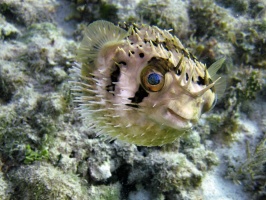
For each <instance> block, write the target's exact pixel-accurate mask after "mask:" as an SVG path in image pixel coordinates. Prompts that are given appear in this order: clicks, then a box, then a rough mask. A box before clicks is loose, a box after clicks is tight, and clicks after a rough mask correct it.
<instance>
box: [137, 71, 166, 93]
mask: <svg viewBox="0 0 266 200" xmlns="http://www.w3.org/2000/svg"><path fill="white" fill-rule="evenodd" d="M141 84H142V86H143V87H144V88H145V89H146V90H147V91H150V92H158V91H160V90H161V89H162V87H163V85H164V76H163V75H162V74H161V73H160V72H157V71H155V70H154V69H152V68H148V69H147V68H146V69H144V70H143V71H142V73H141Z"/></svg>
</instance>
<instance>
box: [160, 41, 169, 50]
mask: <svg viewBox="0 0 266 200" xmlns="http://www.w3.org/2000/svg"><path fill="white" fill-rule="evenodd" d="M162 45H163V47H164V48H165V49H166V50H167V51H168V50H169V48H168V47H167V44H166V42H163V43H162Z"/></svg>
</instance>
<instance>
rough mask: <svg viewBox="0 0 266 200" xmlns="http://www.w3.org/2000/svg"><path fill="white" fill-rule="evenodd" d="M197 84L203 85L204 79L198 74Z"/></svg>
mask: <svg viewBox="0 0 266 200" xmlns="http://www.w3.org/2000/svg"><path fill="white" fill-rule="evenodd" d="M197 84H199V85H205V81H204V79H203V78H202V77H200V76H198V81H197Z"/></svg>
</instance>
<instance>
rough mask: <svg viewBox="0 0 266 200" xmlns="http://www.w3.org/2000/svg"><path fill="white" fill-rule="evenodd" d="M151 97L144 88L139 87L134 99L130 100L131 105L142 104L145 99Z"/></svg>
mask: <svg viewBox="0 0 266 200" xmlns="http://www.w3.org/2000/svg"><path fill="white" fill-rule="evenodd" d="M147 96H149V93H148V92H146V90H144V88H143V87H142V86H141V85H139V89H138V91H137V92H136V93H135V96H134V97H130V98H128V99H129V100H131V103H141V102H142V101H143V99H144V98H145V97H147Z"/></svg>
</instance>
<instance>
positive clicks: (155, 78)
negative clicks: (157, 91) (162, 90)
mask: <svg viewBox="0 0 266 200" xmlns="http://www.w3.org/2000/svg"><path fill="white" fill-rule="evenodd" d="M161 79H162V77H161V76H160V74H157V73H154V72H152V73H150V74H149V75H148V77H147V81H148V83H149V84H150V85H158V84H160V82H161Z"/></svg>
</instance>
